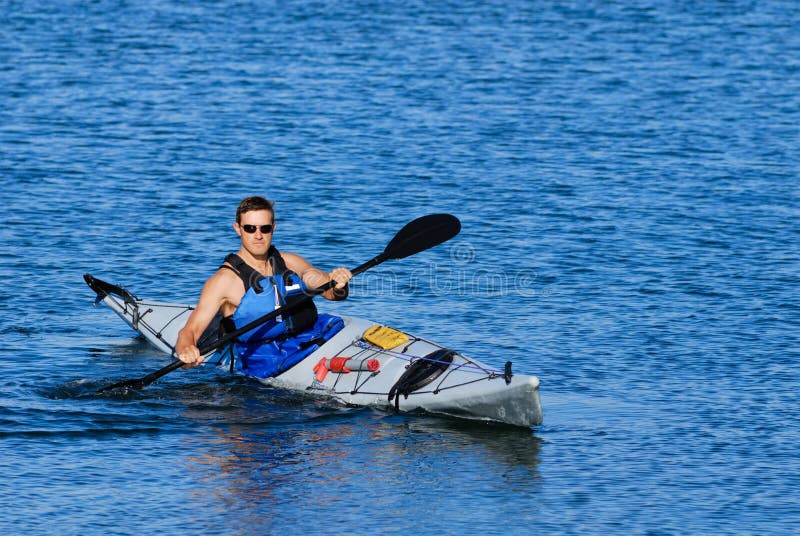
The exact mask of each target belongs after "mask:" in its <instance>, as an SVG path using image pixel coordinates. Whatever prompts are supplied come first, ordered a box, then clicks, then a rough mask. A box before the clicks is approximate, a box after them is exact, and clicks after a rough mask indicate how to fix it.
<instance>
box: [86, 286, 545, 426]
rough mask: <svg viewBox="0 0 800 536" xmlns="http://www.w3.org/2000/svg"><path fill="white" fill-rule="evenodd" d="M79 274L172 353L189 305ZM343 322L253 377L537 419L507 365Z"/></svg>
mask: <svg viewBox="0 0 800 536" xmlns="http://www.w3.org/2000/svg"><path fill="white" fill-rule="evenodd" d="M84 278H85V280H86V282H87V284H89V286H90V287H91V288H92V290H94V291H95V293H96V294H97V300H96V302H95V304H98V303H100V302H103V303H105V304H106V305H107V306H108V307H110V308H111V310H113V311H114V312H115V313H117V314H118V315H119V316H120V317H121V318H122V319H123V320H125V322H127V323H128V324H129V325H130V326H131V327H132V328H133V329H135V330H136V331H138V332H139V333H140V334H141V335H142V336H143V337H144V338H145V339H147V341H149V342H150V343H151V344H152V345H153V346H155V347H156V348H158V349H159V350H161V351H163V352H165V353H167V354H170V355H172V356H173V357H174V355H175V354H174V344H175V341H176V340H177V338H178V331H179V330H180V329H181V328H182V327H183V326H184V324H185V323H186V320H187V319H188V318H189V315H190V314H191V312H192V310H193V309H194V307H193V306H191V305H183V304H175V303H163V302H154V301H149V300H143V299H140V298H138V297H136V296H134V295H133V294H132V293H130V292H129V291H127V290H125V289H124V288H123V287H120V286H116V285H111V284H109V283H106V282H104V281H101V280H99V279H96V278H94V277H92V276H91V275H89V274H86V275H85V276H84ZM342 319H343V320H344V327H343V328H342V329H341V330H340V331H339V332H338V333H336V334H335V335H333V337H331V338H330V339H329V340H328V341H327V342H325V343H324V344H322V346H320V347H319V348H318V349H317V350H315V351H314V352H313V353H311V354H310V355H309V356H308V357H306V358H305V359H303V360H302V361H300V362H299V363H297V364H296V365H294V366H293V367H292V368H290V369H289V370H286V371H285V372H283V373H281V374H280V375H278V376H276V377H273V378H267V379H259V380H260V381H262V382H264V383H267V384H269V385H274V386H276V387H280V388H286V389H292V390H297V391H303V392H305V393H309V394H313V395H319V396H326V397H332V398H335V399H337V400H339V401H341V402H343V403H345V404H350V405H355V406H378V407H383V408H395V409H397V410H399V411H414V410H424V411H428V412H432V413H440V414H446V415H452V416H456V417H463V418H468V419H475V420H482V421H496V422H502V423H507V424H512V425H517V426H526V427H530V426H535V425H538V424H541V422H542V407H541V402H540V400H539V379H538V378H537V377H536V376H528V375H522V374H512V372H511V363H510V362H508V363H506V365H505V367H504V368H503V369H502V370H499V369H495V368H492V367H488V366H486V365H483V364H481V363H480V362H478V361H476V360H474V359H471V358H469V357H466V356H464V355H462V354H461V353H458V352H455V351H452V350H448V349H447V348H444V347H442V346H440V345H438V344H435V343H432V342H430V341H427V340H425V339H422V338H419V337H415V336H413V335H410V334H407V333H402V332H398V331H397V330H393V329H391V328H380V329H386V330H388V331H389V332H392V333H394V334H397V335H399V337H398V338H397V340H396V341H395V342H397V343H398V344H397V345H396V346H395V345H394V343H392V344H390V345H387V344H383V343H381V344H380V345H378V344H376V343H375V342H374V341H373V340H372V339H370V338H369V337H366V336H365V335H366V334H367V333H371V332H374V331H375V329H376V327H379V326H380V324H375V323H374V322H370V321H368V320H364V319H361V318H354V317H344V316H343V317H342ZM210 333H211V330H209V335H207V336H206V335H204V338H206V342H207V341H208V340H209V339H210V338H213V337H214V336H215V335H216V332H214V334H213V335H212V334H210ZM201 346H202V344H201ZM387 346H389V347H387ZM229 359H230V352H229V351H224V352H221V353H218V354H212V355H208V356H206V361H207V362H214V363H219V364H220V365H228V364H229Z"/></svg>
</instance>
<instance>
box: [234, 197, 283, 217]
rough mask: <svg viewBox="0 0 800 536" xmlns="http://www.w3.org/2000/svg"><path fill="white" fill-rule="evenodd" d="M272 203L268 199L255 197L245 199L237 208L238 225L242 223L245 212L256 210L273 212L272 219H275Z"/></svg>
mask: <svg viewBox="0 0 800 536" xmlns="http://www.w3.org/2000/svg"><path fill="white" fill-rule="evenodd" d="M274 204H275V203H273V202H272V201H270V200H269V199H267V198H264V197H261V196H258V195H255V196H253V197H245V198H244V199H242V202H241V203H239V206H238V207H237V208H236V223H242V214H244V213H245V212H252V211H254V210H269V211H270V212H272V219H273V220H274V219H275V210H273V208H272V205H274Z"/></svg>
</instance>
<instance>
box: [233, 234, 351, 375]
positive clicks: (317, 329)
mask: <svg viewBox="0 0 800 536" xmlns="http://www.w3.org/2000/svg"><path fill="white" fill-rule="evenodd" d="M267 258H268V261H269V262H270V264H271V266H272V273H273V274H274V275H271V276H266V277H265V276H263V275H261V274H260V273H259V272H258V271H257V270H255V269H254V268H253V267H251V266H250V265H248V264H247V263H246V262H244V260H242V258H241V257H239V256H238V255H236V254H235V253H231V254H230V255H228V256H227V257H225V262H226V263H228V264H223V265H222V266H223V267H224V268H227V269H230V270H233V271H234V272H235V273H236V274H237V275H239V277H240V278H241V280H242V283H244V288H245V294H244V296H243V297H242V300H241V301H240V302H239V306H238V307H237V308H236V311H234V313H233V315H232V316H231V317H229V318H228V319H226V320H225V324H227V329H228V331H231V330H232V329H236V328H237V327H241V326H244V325H246V324H249V323H250V322H252V321H253V320H256V319H258V318H261V317H262V316H264V315H265V314H267V313H269V312H270V311H274V310H275V309H278V308H280V307H284V306H286V305H290V304H291V303H293V302H296V301H299V300H301V299H302V298H303V297H304V296H305V293H306V291H307V288H306V286H305V284H304V283H303V281H302V279H301V278H300V276H298V275H297V274H296V273H294V272H292V271H291V270H289V269H288V268H287V267H286V263H285V262H284V260H283V257H281V254H280V252H278V250H277V248H275V247H274V246H271V247H270V250H269V252H268V254H267ZM231 324H233V325H231ZM342 327H344V323H343V321H342V319H341V318H338V317H334V316H331V315H318V314H317V308H316V306H315V305H314V302H313V300H305V301H303V303H300V304H298V305H297V306H296V307H294V308H292V309H290V310H289V311H288V312H287V313H286V314H284V315H280V316H278V317H276V318H274V319H272V320H269V321H267V322H264V323H263V324H261V325H259V326H257V327H255V328H253V329H252V330H250V331H248V332H246V333H244V334H242V335H239V337H238V338H237V340H236V342H235V343H234V345H233V351H234V353H235V354H236V356H237V357H238V365H239V368H240V369H241V370H242V372H244V373H245V374H248V375H250V376H256V377H258V378H268V377H271V376H276V375H278V374H280V373H281V372H284V371H286V370H288V369H289V368H291V367H292V366H294V365H295V364H297V363H298V362H300V361H301V360H302V359H303V358H304V357H306V356H307V355H309V354H311V353H312V352H313V351H314V350H316V349H317V348H319V346H320V345H321V344H322V343H324V342H325V341H326V340H327V339H328V338H330V337H331V336H333V335H334V334H335V333H336V332H338V331H339V330H340V329H341V328H342Z"/></svg>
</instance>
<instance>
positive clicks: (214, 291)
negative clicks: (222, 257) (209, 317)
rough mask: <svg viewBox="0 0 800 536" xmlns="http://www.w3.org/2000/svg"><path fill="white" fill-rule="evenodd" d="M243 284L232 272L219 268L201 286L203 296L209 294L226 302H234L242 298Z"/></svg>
mask: <svg viewBox="0 0 800 536" xmlns="http://www.w3.org/2000/svg"><path fill="white" fill-rule="evenodd" d="M243 291H244V283H242V280H241V279H240V278H239V276H238V275H237V274H236V272H234V271H233V270H229V269H227V268H220V269H219V270H217V271H216V272H214V275H212V276H211V277H209V278H208V281H206V284H205V285H204V286H203V294H211V295H214V296H217V297H219V298H222V299H224V300H228V301H236V302H238V301H239V299H240V298H241V297H242V294H243Z"/></svg>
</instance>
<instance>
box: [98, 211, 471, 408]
mask: <svg viewBox="0 0 800 536" xmlns="http://www.w3.org/2000/svg"><path fill="white" fill-rule="evenodd" d="M459 231H461V222H460V221H459V220H458V218H456V217H455V216H452V215H450V214H429V215H427V216H422V217H420V218H417V219H416V220H413V221H411V222H409V223H407V224H406V225H405V226H404V227H403V228H402V229H400V230H399V231H398V232H397V234H396V235H395V236H394V238H392V240H391V241H390V242H389V244H388V245H387V246H386V248H385V249H384V250H383V252H382V253H380V254H379V255H376V256H375V257H373V258H372V259H370V260H368V261H367V262H365V263H364V264H362V265H361V266H358V267H357V268H354V269H353V270H351V272H352V273H353V275H354V276H356V275H358V274H360V273H362V272H365V271H367V270H369V269H370V268H372V267H373V266H377V265H379V264H381V263H382V262H385V261H388V260H390V259H404V258H405V257H409V256H411V255H414V254H416V253H419V252H421V251H425V250H426V249H430V248H432V247H433V246H437V245H439V244H441V243H442V242H446V241H448V240H450V239H451V238H453V237H454V236H456V235H457V234H458V233H459ZM334 286H336V282H335V281H329V282H328V283H325V284H324V285H322V286H321V287H318V288H316V289H315V290H314V291H312V292H311V293H309V294H306V295H304V296H303V297H302V298H300V299H298V300H297V301H294V302H292V303H291V304H288V305H284V306H283V307H280V308H278V309H275V310H274V311H270V312H269V313H267V314H265V315H264V316H262V317H260V318H257V319H255V320H253V321H252V322H250V323H249V324H246V325H244V326H242V327H240V328H238V329H236V330H235V331H232V332H230V333H228V334H226V335H225V336H223V337H220V338H219V339H217V340H216V341H214V342H212V343H209V344H207V345H205V346H203V347H202V348H200V349H199V350H200V355H206V354H209V353H211V352H213V351H215V350H218V349H220V348H221V347H223V346H224V345H226V344H228V343H229V342H231V341H232V340H234V339H235V338H236V337H238V336H239V335H241V334H243V333H246V332H248V331H250V330H251V329H253V328H255V327H257V326H260V325H261V324H263V323H265V322H269V321H270V320H272V319H273V318H275V317H277V316H279V315H282V314H284V313H286V311H288V310H289V309H292V308H294V307H297V306H298V305H299V304H301V303H303V302H305V301H307V300H311V299H313V298H314V297H315V296H317V295H319V294H322V293H323V292H325V291H326V290H328V289H330V288H333V287H334ZM184 365H185V363H184V362H183V361H181V360H176V361H174V362H172V363H170V364H169V365H167V366H166V367H164V368H162V369H160V370H157V371H155V372H153V373H152V374H148V375H147V376H144V377H142V378H135V379H131V380H125V381H121V382H117V383H115V384H113V385H109V386H107V387H103V388H102V389H100V390H99V391H97V392H98V393H104V392H106V391H111V390H114V389H121V388H125V389H143V388H145V387H147V386H148V385H150V384H151V383H153V382H154V381H156V380H157V379H159V378H160V377H162V376H164V375H166V374H169V373H170V372H172V371H173V370H176V369H179V368H181V367H182V366H184Z"/></svg>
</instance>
